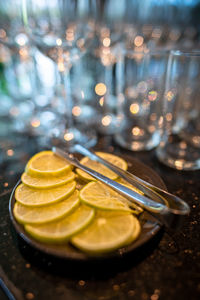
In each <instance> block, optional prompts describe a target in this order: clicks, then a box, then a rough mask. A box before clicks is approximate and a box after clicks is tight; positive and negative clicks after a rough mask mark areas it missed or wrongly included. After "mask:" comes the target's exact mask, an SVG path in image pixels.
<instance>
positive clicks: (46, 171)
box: [26, 151, 71, 177]
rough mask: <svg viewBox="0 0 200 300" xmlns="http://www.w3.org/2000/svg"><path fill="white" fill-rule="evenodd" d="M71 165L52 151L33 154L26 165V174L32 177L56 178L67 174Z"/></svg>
mask: <svg viewBox="0 0 200 300" xmlns="http://www.w3.org/2000/svg"><path fill="white" fill-rule="evenodd" d="M70 169H71V165H70V164H69V163H68V162H67V161H66V160H65V159H62V158H61V157H59V156H57V155H55V154H54V153H53V152H52V151H42V152H39V153H37V154H35V155H34V156H33V157H32V158H31V159H30V160H29V161H28V163H27V165H26V172H27V173H28V174H30V175H32V176H40V177H45V176H49V175H52V176H57V175H62V174H64V173H66V172H68V171H69V170H70Z"/></svg>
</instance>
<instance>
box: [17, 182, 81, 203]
mask: <svg viewBox="0 0 200 300" xmlns="http://www.w3.org/2000/svg"><path fill="white" fill-rule="evenodd" d="M75 188H76V182H75V181H71V182H69V183H67V184H64V185H61V186H59V187H56V188H53V189H49V190H36V189H33V188H30V187H28V186H27V185H25V184H23V183H22V184H20V185H19V186H18V187H17V189H16V191H15V199H16V200H17V201H18V202H20V203H21V204H23V205H26V206H33V207H39V206H43V205H49V204H53V203H56V202H58V201H60V200H63V199H64V198H67V197H68V196H69V195H71V194H72V193H73V191H74V190H75Z"/></svg>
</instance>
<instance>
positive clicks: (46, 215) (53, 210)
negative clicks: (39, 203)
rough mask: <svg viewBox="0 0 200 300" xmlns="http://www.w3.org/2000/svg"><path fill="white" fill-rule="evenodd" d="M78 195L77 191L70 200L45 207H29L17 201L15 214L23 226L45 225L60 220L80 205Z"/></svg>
mask: <svg viewBox="0 0 200 300" xmlns="http://www.w3.org/2000/svg"><path fill="white" fill-rule="evenodd" d="M78 194H79V192H78V191H75V192H74V193H73V194H72V195H71V196H70V197H69V198H67V199H65V200H62V201H60V202H58V203H55V204H53V205H49V206H45V207H28V206H25V205H22V204H21V203H19V202H17V201H16V202H15V205H14V209H13V213H14V216H15V218H16V220H17V221H18V222H19V223H21V224H27V223H29V224H43V223H47V222H51V221H55V220H59V219H61V218H62V217H64V216H66V215H67V214H69V213H70V212H71V211H72V210H73V209H74V208H76V207H77V206H78V205H79V203H80V200H79V197H78Z"/></svg>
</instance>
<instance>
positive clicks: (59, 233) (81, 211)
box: [25, 204, 95, 242]
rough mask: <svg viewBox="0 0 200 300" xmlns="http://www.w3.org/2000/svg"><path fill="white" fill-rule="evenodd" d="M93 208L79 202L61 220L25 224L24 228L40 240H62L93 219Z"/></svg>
mask: <svg viewBox="0 0 200 300" xmlns="http://www.w3.org/2000/svg"><path fill="white" fill-rule="evenodd" d="M94 216H95V210H94V209H92V208H91V207H88V206H86V205H83V204H81V205H80V206H79V207H78V208H77V209H76V210H75V211H74V212H73V213H71V214H70V215H68V216H66V217H65V218H63V219H62V220H59V221H56V222H51V223H48V224H42V225H25V230H26V231H27V232H28V233H29V234H30V235H31V236H32V237H34V238H35V239H37V240H39V241H41V242H63V241H65V240H67V239H69V237H71V236H72V235H73V234H75V233H77V232H79V231H80V230H82V229H84V228H85V227H86V226H88V224H89V223H90V222H91V221H92V220H93V218H94Z"/></svg>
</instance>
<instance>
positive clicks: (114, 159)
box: [76, 152, 128, 181]
mask: <svg viewBox="0 0 200 300" xmlns="http://www.w3.org/2000/svg"><path fill="white" fill-rule="evenodd" d="M96 154H97V155H98V156H100V157H101V158H103V159H105V160H108V161H109V162H111V163H112V164H113V165H115V166H117V167H119V168H121V169H123V170H127V168H128V165H127V162H126V161H125V160H124V159H122V158H120V157H118V156H116V155H113V154H110V153H104V152H96ZM80 162H81V164H83V165H85V166H87V167H89V168H91V169H93V170H95V171H97V172H99V173H101V174H103V175H105V176H107V177H109V178H110V179H112V180H115V179H117V178H118V175H117V174H116V173H114V172H113V171H111V170H110V169H108V168H107V167H106V166H104V165H102V164H100V163H99V162H96V161H93V160H91V159H89V158H88V157H84V158H82V159H81V161H80ZM76 172H77V174H78V175H79V176H80V177H81V178H82V179H84V180H87V181H91V180H95V179H94V178H93V177H92V176H90V175H89V174H87V173H85V172H84V171H82V170H80V169H77V170H76Z"/></svg>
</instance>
